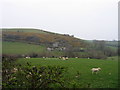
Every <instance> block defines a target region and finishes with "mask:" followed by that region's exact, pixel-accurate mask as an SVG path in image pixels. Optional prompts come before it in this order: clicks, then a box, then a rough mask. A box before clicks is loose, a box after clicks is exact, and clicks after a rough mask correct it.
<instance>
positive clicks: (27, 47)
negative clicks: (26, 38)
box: [2, 42, 45, 54]
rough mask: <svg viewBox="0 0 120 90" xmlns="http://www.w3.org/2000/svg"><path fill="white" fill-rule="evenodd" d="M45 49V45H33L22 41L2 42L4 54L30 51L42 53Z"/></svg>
mask: <svg viewBox="0 0 120 90" xmlns="http://www.w3.org/2000/svg"><path fill="white" fill-rule="evenodd" d="M43 51H45V47H44V46H40V45H33V44H27V43H21V42H2V53H3V54H28V53H33V52H36V53H40V52H43Z"/></svg>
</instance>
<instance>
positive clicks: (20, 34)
mask: <svg viewBox="0 0 120 90" xmlns="http://www.w3.org/2000/svg"><path fill="white" fill-rule="evenodd" d="M2 33H3V41H19V42H20V41H21V42H28V43H34V44H45V45H47V46H51V45H52V44H54V43H58V44H59V45H60V46H68V45H69V46H73V47H84V46H85V43H84V41H83V40H81V39H78V38H75V37H73V36H69V35H66V34H64V35H62V34H56V33H52V32H47V31H43V30H38V29H19V28H18V29H3V32H2Z"/></svg>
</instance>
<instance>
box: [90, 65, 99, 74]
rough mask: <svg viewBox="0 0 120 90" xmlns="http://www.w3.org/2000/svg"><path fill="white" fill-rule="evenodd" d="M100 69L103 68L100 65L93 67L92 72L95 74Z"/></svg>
mask: <svg viewBox="0 0 120 90" xmlns="http://www.w3.org/2000/svg"><path fill="white" fill-rule="evenodd" d="M100 70H101V68H99V67H98V68H92V69H91V71H92V74H93V73H96V74H97V72H99V71H100Z"/></svg>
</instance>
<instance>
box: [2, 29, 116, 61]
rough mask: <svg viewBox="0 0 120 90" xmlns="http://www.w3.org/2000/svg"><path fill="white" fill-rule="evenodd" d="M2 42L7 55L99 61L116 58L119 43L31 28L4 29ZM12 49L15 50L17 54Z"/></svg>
mask: <svg viewBox="0 0 120 90" xmlns="http://www.w3.org/2000/svg"><path fill="white" fill-rule="evenodd" d="M2 40H3V42H4V43H3V49H4V50H3V51H4V53H7V54H9V53H13V54H22V53H25V54H27V53H28V54H30V53H36V54H38V56H48V57H52V56H56V57H58V56H69V57H76V56H77V57H83V58H84V57H85V58H87V57H90V58H98V59H99V58H106V57H110V56H116V55H117V50H118V41H103V40H102V41H99V40H83V39H79V38H76V37H74V36H73V35H69V34H59V33H53V32H48V31H45V30H41V29H31V28H9V29H7V28H3V29H2ZM20 45H21V46H20ZM26 46H28V47H26ZM5 47H6V48H5ZM8 47H9V48H8ZM14 47H15V48H14ZM32 47H34V48H35V49H34V50H33V49H32ZM39 47H44V48H39ZM11 48H14V49H13V50H14V51H15V52H14V51H12V49H11ZM18 48H19V49H18ZM25 48H26V49H25ZM21 49H22V50H21ZM36 49H38V50H36ZM27 50H28V51H27Z"/></svg>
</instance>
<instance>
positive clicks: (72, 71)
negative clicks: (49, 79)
mask: <svg viewBox="0 0 120 90" xmlns="http://www.w3.org/2000/svg"><path fill="white" fill-rule="evenodd" d="M26 62H30V63H31V64H32V65H35V66H38V65H41V66H54V65H56V66H65V67H68V72H66V73H65V78H66V80H69V81H71V82H72V83H73V84H74V83H75V81H77V84H76V85H77V86H76V87H78V88H85V87H91V88H116V87H117V84H118V62H117V60H98V59H82V58H81V59H79V58H78V59H75V58H70V59H69V60H67V61H64V60H59V59H57V58H45V59H43V58H31V59H19V60H18V61H17V63H21V64H22V65H25V63H26ZM92 67H101V69H102V70H101V71H100V72H99V73H98V74H92V73H91V68H92ZM77 72H79V73H80V76H79V77H76V75H77ZM68 87H71V86H70V85H68Z"/></svg>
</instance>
